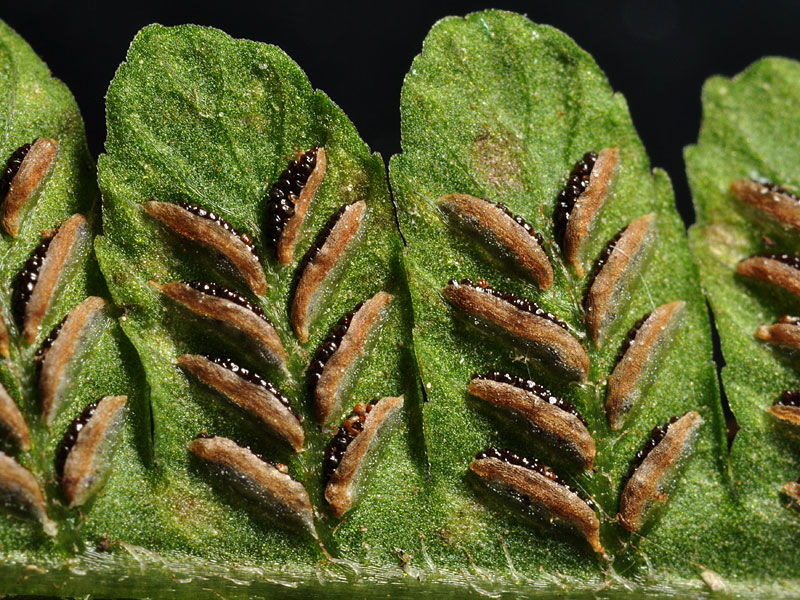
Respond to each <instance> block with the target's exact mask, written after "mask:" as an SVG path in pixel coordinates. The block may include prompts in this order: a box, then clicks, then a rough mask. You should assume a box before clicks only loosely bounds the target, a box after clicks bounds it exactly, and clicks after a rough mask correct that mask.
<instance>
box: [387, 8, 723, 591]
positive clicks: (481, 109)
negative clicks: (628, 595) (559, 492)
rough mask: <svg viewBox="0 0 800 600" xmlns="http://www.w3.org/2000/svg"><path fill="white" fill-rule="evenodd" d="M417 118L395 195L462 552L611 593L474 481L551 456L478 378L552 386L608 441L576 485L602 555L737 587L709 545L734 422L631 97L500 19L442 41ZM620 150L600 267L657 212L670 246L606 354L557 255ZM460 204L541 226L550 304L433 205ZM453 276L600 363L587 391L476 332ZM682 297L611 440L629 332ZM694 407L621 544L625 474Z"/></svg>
mask: <svg viewBox="0 0 800 600" xmlns="http://www.w3.org/2000/svg"><path fill="white" fill-rule="evenodd" d="M401 114H402V133H403V154H402V155H400V156H396V157H394V158H393V159H392V161H391V169H390V171H391V182H392V185H393V188H394V192H395V196H396V198H397V202H398V208H399V217H400V227H401V230H402V232H403V235H404V237H405V239H406V240H407V242H408V248H407V251H406V253H405V254H404V260H405V264H406V269H407V273H408V279H409V284H410V289H411V297H412V303H413V307H414V347H415V351H416V356H417V360H418V363H419V367H420V371H421V379H422V381H423V383H424V385H425V390H426V394H427V402H426V403H425V404H424V407H423V423H424V429H425V437H426V442H427V448H428V456H429V460H430V472H431V478H432V483H433V488H434V489H435V490H436V499H435V502H437V503H440V504H442V505H446V506H447V507H448V512H449V514H450V522H449V523H448V532H449V536H450V538H451V540H452V544H453V545H454V547H463V548H465V550H466V551H467V552H469V554H470V556H471V557H472V559H473V560H474V561H475V562H476V563H477V564H479V565H481V566H483V567H487V568H490V569H492V571H494V573H495V574H498V573H502V574H510V573H513V571H512V566H511V565H512V564H513V568H514V569H516V572H518V573H524V574H525V575H526V576H529V577H532V578H534V579H536V580H538V581H547V579H548V577H549V576H548V574H551V573H555V572H558V573H561V574H563V575H564V576H568V577H576V578H579V579H580V581H581V582H582V583H583V584H586V583H589V582H598V581H602V580H603V578H604V573H606V575H607V572H608V571H607V569H608V566H607V565H606V564H604V563H603V561H601V560H598V559H597V558H596V557H595V556H593V555H592V553H591V551H590V550H589V549H588V547H586V546H585V545H581V542H580V540H578V541H576V539H575V538H571V537H569V536H568V535H565V534H563V532H561V531H559V530H554V529H548V530H545V531H543V532H542V531H537V530H536V529H534V528H531V527H530V526H529V525H527V524H526V523H524V522H522V521H521V520H520V519H518V518H516V517H515V515H513V514H512V513H511V512H510V511H504V512H502V513H501V512H497V511H496V510H494V509H493V507H492V506H491V505H490V504H488V503H487V501H486V499H485V496H483V495H481V493H480V492H477V491H476V490H475V489H474V488H473V486H470V485H469V484H468V483H467V480H466V479H467V478H466V474H467V472H468V466H469V464H470V461H471V460H472V458H473V456H474V455H475V453H476V452H478V451H480V450H482V449H483V448H485V447H486V446H488V445H490V444H492V445H496V446H499V447H510V448H512V449H514V450H516V451H518V452H520V453H522V454H526V453H528V454H530V453H533V452H534V451H535V447H533V446H532V445H531V443H530V438H529V437H528V436H523V435H519V432H517V431H516V429H515V428H514V427H509V426H508V425H507V424H506V423H505V422H503V421H499V420H498V419H497V418H496V415H494V414H489V413H487V412H486V411H483V410H480V409H479V407H478V406H477V404H476V403H475V402H474V401H472V400H471V399H469V398H468V397H467V395H466V394H465V390H466V386H467V384H468V382H469V380H470V376H471V374H472V373H484V372H486V371H488V370H491V369H498V370H501V371H509V372H511V373H514V374H517V375H520V376H525V377H527V376H531V377H534V378H535V379H537V381H539V382H540V383H543V384H545V385H547V386H551V387H552V389H553V390H554V391H556V392H557V393H560V394H562V395H563V396H565V397H566V399H567V400H568V401H569V402H571V403H573V404H574V405H575V406H576V407H577V408H578V409H579V410H580V411H581V412H582V413H583V415H584V416H585V417H586V419H587V421H588V422H589V427H590V430H591V432H592V434H593V435H594V437H595V439H596V441H597V463H596V468H595V470H594V471H590V472H583V473H577V472H574V471H573V472H569V471H562V474H563V475H565V477H566V478H567V479H568V481H569V482H570V483H571V484H572V485H574V486H576V487H579V488H582V489H583V490H585V491H586V492H587V493H588V494H589V495H591V496H592V497H593V498H594V499H595V501H596V502H597V503H598V504H599V507H600V509H599V515H600V518H601V531H602V535H601V537H602V541H603V543H604V545H605V546H606V547H607V549H608V550H609V553H611V554H612V556H613V561H612V564H613V565H614V568H616V569H618V572H619V573H620V574H622V575H623V576H624V577H625V578H631V579H634V580H637V581H640V582H645V583H644V585H647V584H648V583H647V582H649V584H651V585H652V584H654V583H655V582H656V581H659V582H662V581H665V580H667V581H669V580H672V581H676V580H683V581H684V582H686V581H694V582H695V583H697V582H699V573H700V571H699V569H698V567H697V564H702V565H703V566H705V567H708V568H713V569H714V570H719V571H720V572H725V573H731V571H730V569H728V568H727V563H726V561H727V560H728V559H730V558H731V555H728V554H726V553H724V552H718V551H717V549H716V548H715V547H714V545H715V544H716V543H717V542H718V541H719V537H718V536H720V535H721V534H720V533H718V532H714V534H713V535H709V533H708V529H709V524H710V523H715V522H716V521H717V520H718V517H717V515H718V513H719V512H725V513H726V516H730V514H731V513H730V512H729V509H731V508H732V506H731V504H730V502H729V501H728V500H727V499H726V493H725V488H724V486H723V483H722V478H723V465H722V463H723V459H722V457H723V453H724V437H723V431H724V423H723V420H722V415H721V409H720V406H719V402H718V394H717V389H716V382H715V375H714V367H713V364H712V362H711V344H710V334H709V324H708V320H707V314H706V308H705V303H704V301H703V298H702V295H701V294H700V288H699V285H698V278H697V275H696V271H695V268H694V266H693V264H692V260H691V257H690V255H689V251H688V247H687V243H686V240H685V237H684V231H683V227H682V223H681V221H680V219H679V217H678V215H677V213H676V211H675V208H674V204H673V194H672V190H671V187H670V184H669V180H668V179H667V176H666V174H665V173H664V172H663V171H659V170H655V171H651V170H650V166H649V162H648V159H647V156H646V155H645V152H644V149H643V148H642V144H641V142H640V140H639V138H638V137H637V135H636V132H635V130H634V128H633V125H632V123H631V120H630V115H629V113H628V110H627V106H626V104H625V101H624V99H623V98H622V97H621V96H620V95H619V94H615V93H614V92H613V91H612V90H611V88H610V86H609V84H608V82H607V81H606V79H605V77H604V75H603V73H602V72H601V71H600V69H599V68H598V67H597V65H596V64H595V63H594V61H593V60H592V59H591V57H589V56H588V55H587V54H586V53H585V52H584V51H583V50H581V49H580V48H578V47H577V46H576V45H575V44H574V43H573V42H572V40H570V39H569V38H568V37H567V36H565V35H564V34H563V33H561V32H559V31H557V30H555V29H552V28H550V27H544V26H538V25H534V24H533V23H531V22H530V21H528V20H527V19H525V18H524V17H522V16H519V15H515V14H511V13H503V12H498V11H487V12H481V13H475V14H472V15H469V16H468V17H466V18H465V19H457V18H448V19H445V20H443V21H441V22H439V23H438V24H437V25H436V26H435V27H434V28H433V30H432V31H431V33H430V34H429V35H428V37H427V38H426V40H425V44H424V47H423V52H422V54H421V55H420V56H418V57H417V58H416V59H415V61H414V63H413V65H412V67H411V71H410V73H409V74H408V76H407V77H406V80H405V83H404V86H403V93H402V103H401ZM604 147H618V148H619V153H620V159H619V161H620V167H619V172H618V173H617V175H616V179H615V183H614V184H613V191H612V192H611V196H610V197H609V199H608V201H607V203H606V205H605V206H604V208H603V209H602V213H601V217H600V221H599V226H598V232H597V234H596V235H595V236H594V237H593V238H592V241H591V244H590V245H591V252H590V253H589V255H590V257H594V256H597V254H599V252H600V251H601V249H602V248H603V246H604V243H605V241H606V240H608V239H609V238H611V237H612V236H613V235H614V234H615V233H616V232H617V231H618V230H619V229H620V228H621V227H623V226H625V225H626V224H627V223H629V222H630V221H631V220H632V219H633V218H635V217H639V216H641V215H644V214H646V213H650V212H654V213H656V215H657V223H658V225H657V227H658V234H657V240H656V242H655V250H654V255H653V257H652V259H651V261H650V262H649V263H648V265H647V266H646V268H645V269H644V271H643V272H642V275H641V277H642V280H643V281H642V285H641V286H640V287H639V288H638V291H636V292H634V293H633V295H632V297H631V298H630V301H629V303H628V305H627V307H626V309H625V310H624V311H622V312H621V315H620V320H621V321H622V323H621V324H620V326H618V327H617V328H616V330H615V331H614V332H613V334H612V335H611V337H610V340H609V342H608V343H607V344H605V345H604V346H603V348H602V349H598V348H597V347H596V346H595V345H594V344H592V343H591V342H589V341H588V337H587V335H588V334H587V330H586V327H585V325H584V323H583V310H582V307H581V305H580V297H581V295H582V293H583V287H584V284H585V280H579V279H578V278H577V277H576V276H575V274H574V272H573V271H571V270H569V269H568V268H566V266H565V264H564V260H563V258H562V255H561V253H560V251H559V248H558V246H557V244H556V243H554V241H553V211H554V207H555V201H556V197H557V196H558V194H559V191H560V190H561V188H562V187H563V186H564V184H565V182H566V177H567V175H568V174H569V172H570V170H571V169H572V166H573V165H574V164H575V162H576V161H578V160H579V159H580V158H581V157H582V156H583V154H584V153H585V152H587V151H589V150H600V149H601V148H604ZM451 193H461V194H470V195H473V196H477V197H480V198H485V199H488V200H490V201H492V202H497V201H502V202H503V203H505V204H506V205H507V206H508V207H509V208H510V209H511V210H512V211H513V212H514V213H516V214H518V215H520V216H522V217H523V218H524V219H526V220H527V221H528V222H529V223H530V224H531V225H532V226H533V228H534V229H535V231H537V232H538V233H540V234H541V235H542V236H543V237H544V240H545V243H544V246H545V248H546V249H547V253H548V255H549V257H550V260H551V261H552V263H553V266H554V269H555V285H554V286H553V288H552V289H550V290H548V291H541V290H540V289H539V288H538V287H537V286H536V285H535V284H534V283H532V282H530V281H528V280H526V279H525V278H524V277H521V276H520V274H519V273H518V272H515V271H513V270H511V269H508V268H505V267H504V265H503V264H502V263H498V262H496V261H494V260H490V256H489V255H488V254H487V253H486V252H485V251H484V250H483V248H482V247H481V246H479V245H476V244H474V243H473V242H472V241H471V240H470V239H469V238H468V236H465V235H464V233H463V231H459V230H458V229H457V228H453V227H451V226H449V225H448V224H447V221H446V220H445V219H444V218H443V214H442V212H441V211H440V210H438V209H437V207H436V205H435V202H436V200H437V199H438V198H440V197H441V196H443V195H445V194H451ZM431 248H436V251H435V252H431V251H430V249H431ZM590 264H591V263H590ZM451 278H455V279H460V278H471V279H473V280H478V279H481V278H483V279H485V280H487V281H488V282H489V284H490V285H491V286H493V287H496V288H498V289H500V290H504V291H509V292H513V293H516V294H517V295H521V296H525V297H528V298H531V299H534V300H535V301H536V302H538V303H539V304H540V305H541V306H542V307H543V308H544V309H545V310H547V311H550V312H552V313H554V314H555V315H557V316H558V317H559V318H561V319H563V320H564V321H566V322H567V323H568V324H569V327H570V331H571V332H573V334H574V335H575V337H577V338H578V339H580V340H581V341H582V343H583V344H584V346H585V347H586V349H587V351H588V353H589V356H590V359H591V365H592V366H591V371H590V373H589V381H588V382H587V383H586V384H585V385H575V384H573V385H568V384H565V383H564V382H563V381H561V380H559V379H557V378H555V377H553V374H552V371H549V370H548V367H549V366H550V365H548V364H546V363H545V364H544V365H542V363H541V362H540V361H535V360H534V361H531V360H528V359H527V358H526V357H525V356H524V353H523V354H522V355H521V354H520V353H519V351H518V350H515V349H511V350H509V349H508V347H507V346H505V345H502V344H499V343H497V341H496V340H494V339H492V338H491V337H487V336H486V335H484V334H483V333H478V332H476V330H474V329H473V328H471V327H468V326H466V325H465V324H464V322H463V319H459V318H458V317H457V315H456V314H455V311H454V309H453V308H452V307H451V306H450V305H449V304H448V303H447V301H446V300H445V298H444V297H443V296H442V295H441V293H440V291H441V290H442V288H443V287H444V286H445V285H446V283H447V281H448V280H449V279H451ZM676 299H680V300H684V301H686V302H687V304H688V307H687V315H686V320H685V321H684V324H683V326H682V327H681V329H680V332H679V334H678V335H676V336H675V339H674V341H673V343H672V345H671V346H670V348H669V350H668V351H667V352H666V354H665V355H664V357H663V358H662V359H661V361H660V364H659V368H658V371H657V375H656V376H655V381H654V384H653V385H652V387H651V388H650V389H649V391H648V392H646V394H645V397H644V399H643V401H642V404H643V406H642V409H641V410H640V411H639V412H638V414H637V415H634V416H633V418H631V419H629V420H628V422H627V424H626V426H625V428H624V430H623V431H621V432H612V431H611V430H610V428H609V426H608V422H607V420H606V417H605V415H604V412H603V399H604V396H605V390H606V378H607V376H608V374H609V372H610V370H611V369H612V367H613V366H614V358H615V356H616V354H617V352H618V351H619V347H620V344H621V343H622V340H623V338H624V336H625V333H626V331H627V330H628V328H629V327H630V326H631V325H632V324H633V323H634V322H635V321H637V320H638V319H639V318H640V317H641V316H642V315H644V314H646V313H647V312H649V311H651V310H653V309H654V308H655V307H656V306H659V305H661V304H663V303H666V302H670V301H673V300H676ZM690 409H694V410H697V411H699V412H700V413H701V414H702V416H703V419H704V421H705V424H704V425H703V427H702V430H701V435H700V441H699V442H698V447H697V451H696V452H695V454H694V456H693V457H692V458H691V460H690V462H689V464H688V468H687V469H686V471H685V472H684V474H683V476H682V481H681V483H680V485H679V486H678V489H677V490H676V491H675V493H674V494H673V496H674V497H673V498H672V501H671V503H670V505H669V507H668V508H667V510H666V511H665V513H664V514H663V516H662V518H661V519H660V520H659V521H658V522H657V523H656V524H655V525H654V526H653V527H652V528H651V529H650V530H649V531H645V532H644V534H643V535H641V536H640V535H634V536H633V537H631V538H629V536H626V535H623V533H622V531H623V530H622V529H621V528H620V527H619V525H618V524H617V523H616V522H615V515H616V513H617V502H618V497H619V491H620V481H621V478H622V477H623V476H624V474H625V473H626V472H627V470H628V468H629V465H630V463H631V461H632V459H633V456H634V454H636V452H637V451H638V449H639V448H641V447H642V446H643V444H644V443H645V441H646V440H647V438H648V437H649V433H650V430H651V429H652V427H653V426H654V425H657V424H661V423H664V422H665V421H666V420H668V419H669V418H670V417H671V416H673V415H680V414H683V413H684V412H685V411H687V410H690ZM623 541H624V542H625V543H622V542H623ZM628 542H629V543H628ZM689 557H691V558H689ZM455 558H456V557H455V554H454V555H453V557H452V560H453V563H455ZM651 577H652V578H651Z"/></svg>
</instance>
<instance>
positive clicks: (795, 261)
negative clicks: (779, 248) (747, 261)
mask: <svg viewBox="0 0 800 600" xmlns="http://www.w3.org/2000/svg"><path fill="white" fill-rule="evenodd" d="M758 256H761V257H763V258H769V259H771V260H777V261H779V262H782V263H784V264H787V265H789V266H790V267H792V268H793V269H798V270H800V256H796V255H794V254H759V255H758Z"/></svg>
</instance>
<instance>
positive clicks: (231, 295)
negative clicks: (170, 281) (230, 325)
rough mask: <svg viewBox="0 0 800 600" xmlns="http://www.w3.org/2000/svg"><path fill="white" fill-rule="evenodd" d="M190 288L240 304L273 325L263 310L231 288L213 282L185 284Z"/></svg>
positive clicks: (196, 281)
mask: <svg viewBox="0 0 800 600" xmlns="http://www.w3.org/2000/svg"><path fill="white" fill-rule="evenodd" d="M184 283H186V285H188V286H189V287H190V288H192V289H195V290H197V291H198V292H201V293H203V294H208V295H209V296H214V297H216V298H224V299H225V300H230V301H231V302H233V303H234V304H238V305H239V306H242V307H244V308H246V309H247V310H249V311H250V312H252V313H255V314H256V315H258V316H259V317H261V318H262V319H263V320H264V321H266V322H267V323H269V324H270V325H272V326H273V327H274V325H273V323H272V321H270V320H269V317H267V315H265V314H264V311H263V310H261V308H260V307H258V306H256V305H255V304H253V303H252V302H250V301H249V300H248V299H247V298H245V297H244V296H242V295H241V294H240V293H239V292H237V291H236V290H232V289H230V288H226V287H225V286H224V285H219V284H218V283H214V282H213V281H198V280H194V281H188V282H184Z"/></svg>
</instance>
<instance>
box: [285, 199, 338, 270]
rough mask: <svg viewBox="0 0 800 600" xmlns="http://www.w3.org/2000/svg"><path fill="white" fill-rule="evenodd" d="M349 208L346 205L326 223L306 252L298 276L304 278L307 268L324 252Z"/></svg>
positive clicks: (298, 268)
mask: <svg viewBox="0 0 800 600" xmlns="http://www.w3.org/2000/svg"><path fill="white" fill-rule="evenodd" d="M349 207H350V204H345V205H344V206H342V207H341V208H340V209H339V210H338V211H336V212H335V213H334V214H333V215H331V218H330V219H328V222H327V223H325V227H323V228H322V229H321V230H320V232H319V233H318V234H317V237H316V238H315V239H314V243H313V244H311V246H310V247H309V249H308V250H306V253H305V254H304V255H303V260H301V261H300V266H299V267H297V274H298V276H302V274H303V271H305V269H306V267H307V266H308V265H309V264H311V263H312V262H313V261H314V259H315V258H316V257H317V254H319V251H320V250H322V247H323V246H324V245H325V241H326V240H327V239H328V236H329V235H330V234H331V231H333V228H334V227H336V223H338V222H339V219H341V218H342V215H343V214H344V213H345V211H346V210H347V209H348V208H349Z"/></svg>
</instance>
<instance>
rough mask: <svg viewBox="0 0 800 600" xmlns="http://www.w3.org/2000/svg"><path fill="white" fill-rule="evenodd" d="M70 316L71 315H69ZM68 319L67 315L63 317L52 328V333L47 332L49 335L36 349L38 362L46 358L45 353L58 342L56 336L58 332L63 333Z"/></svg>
mask: <svg viewBox="0 0 800 600" xmlns="http://www.w3.org/2000/svg"><path fill="white" fill-rule="evenodd" d="M67 316H69V315H67ZM66 320H67V317H64V318H63V319H61V321H59V322H58V324H57V325H56V326H55V327H53V329H51V330H50V333H48V334H47V337H46V338H45V339H44V341H43V342H42V345H41V346H39V347H38V348H37V349H36V353H35V354H34V355H33V356H34V359H35V360H37V361H38V362H41V361H43V360H44V357H45V355H46V354H47V352H48V351H49V350H50V348H52V347H53V344H55V343H56V338H57V337H58V334H59V333H61V328H62V327H64V322H65V321H66Z"/></svg>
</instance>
